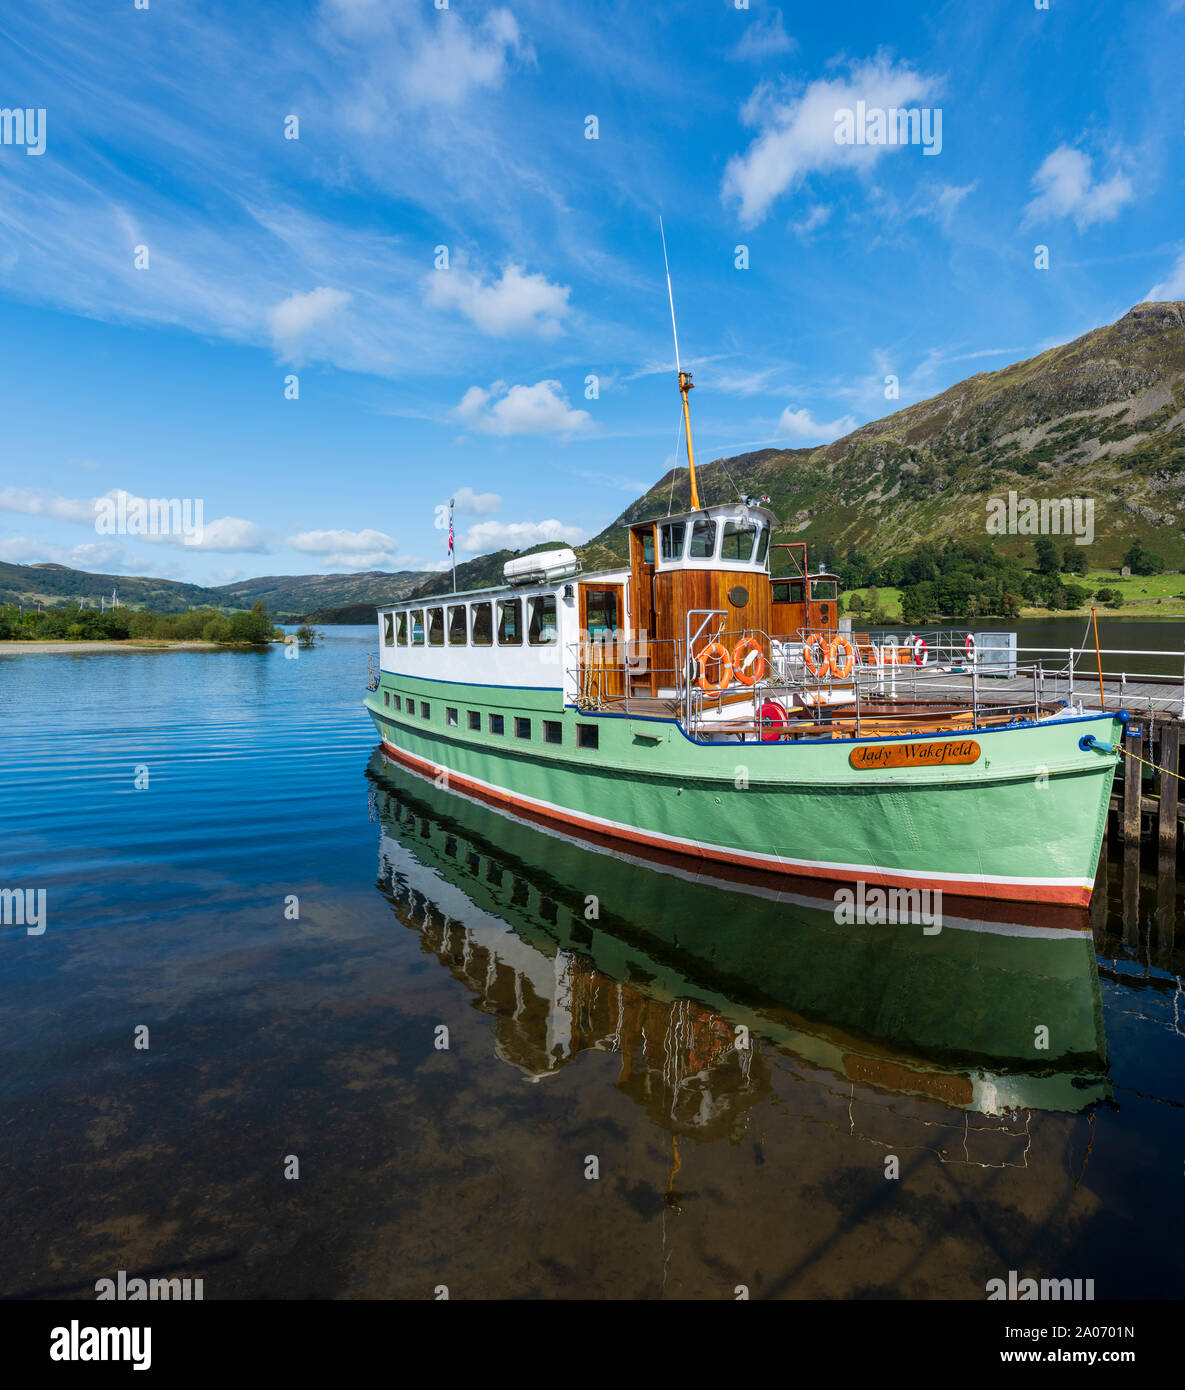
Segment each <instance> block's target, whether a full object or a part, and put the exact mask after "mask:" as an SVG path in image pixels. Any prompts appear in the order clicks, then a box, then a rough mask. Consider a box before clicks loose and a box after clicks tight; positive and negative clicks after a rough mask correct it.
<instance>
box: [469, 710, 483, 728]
mask: <svg viewBox="0 0 1185 1390" xmlns="http://www.w3.org/2000/svg"><path fill="white" fill-rule="evenodd" d="M469 727H470V728H471V729H472V730H473V731H474V733H479V732H480V731H481V711H480V710H476V709H471V710H470V711H469Z"/></svg>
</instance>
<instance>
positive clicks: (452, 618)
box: [448, 603, 469, 647]
mask: <svg viewBox="0 0 1185 1390" xmlns="http://www.w3.org/2000/svg"><path fill="white" fill-rule="evenodd" d="M468 625H469V624H468V616H467V614H466V611H465V605H464V604H463V603H461V604H458V605H457V607H456V608H450V609H449V611H448V644H449V646H450V647H463V646H464V645H465V642H466V639H467V635H468V634H467V628H468Z"/></svg>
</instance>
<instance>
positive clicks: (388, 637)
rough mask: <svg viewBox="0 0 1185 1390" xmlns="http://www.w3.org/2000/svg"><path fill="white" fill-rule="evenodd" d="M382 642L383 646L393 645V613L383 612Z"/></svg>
mask: <svg viewBox="0 0 1185 1390" xmlns="http://www.w3.org/2000/svg"><path fill="white" fill-rule="evenodd" d="M383 643H384V645H385V646H388V647H393V646H394V645H395V615H394V613H384V614H383Z"/></svg>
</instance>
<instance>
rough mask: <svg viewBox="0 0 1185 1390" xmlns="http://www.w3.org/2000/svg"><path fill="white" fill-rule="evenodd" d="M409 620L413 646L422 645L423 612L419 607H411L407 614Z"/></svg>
mask: <svg viewBox="0 0 1185 1390" xmlns="http://www.w3.org/2000/svg"><path fill="white" fill-rule="evenodd" d="M407 616H408V619H409V620H410V622H411V644H412V646H413V647H422V646H423V645H424V614H423V612H422V611H421V610H420V609H419V608H413V609H412V610H411V612H410V613H409V614H408V615H407Z"/></svg>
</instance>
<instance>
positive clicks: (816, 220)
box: [790, 203, 831, 236]
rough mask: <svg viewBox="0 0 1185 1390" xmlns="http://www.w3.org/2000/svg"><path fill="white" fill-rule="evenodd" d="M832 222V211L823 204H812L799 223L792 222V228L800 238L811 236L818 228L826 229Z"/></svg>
mask: <svg viewBox="0 0 1185 1390" xmlns="http://www.w3.org/2000/svg"><path fill="white" fill-rule="evenodd" d="M830 221H831V209H830V208H829V207H826V206H825V205H824V204H823V203H812V204H811V206H810V207H809V208H808V209H807V211H806V215H805V216H803V217H800V218H799V219H798V221H797V222H791V224H790V227H791V230H792V231H795V232H797V233H798V235H799V236H810V234H811V233H812V232H813V231H814V230H815V228H816V227H824V226H826V225H827V223H828V222H830Z"/></svg>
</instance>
